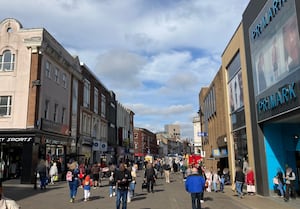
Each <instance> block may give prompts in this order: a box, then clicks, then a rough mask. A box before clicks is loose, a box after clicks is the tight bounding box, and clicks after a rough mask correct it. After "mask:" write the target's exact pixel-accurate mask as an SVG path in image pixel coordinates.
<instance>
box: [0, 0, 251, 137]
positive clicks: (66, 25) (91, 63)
mask: <svg viewBox="0 0 300 209" xmlns="http://www.w3.org/2000/svg"><path fill="white" fill-rule="evenodd" d="M248 3H249V0H226V1H224V0H26V1H24V0H8V1H3V2H1V8H0V19H1V20H3V19H5V18H8V17H9V18H15V19H17V20H18V21H19V22H20V23H21V24H22V25H23V27H24V28H45V29H46V30H47V31H48V32H49V33H50V34H52V35H53V36H54V38H55V39H56V40H57V41H58V42H60V43H61V44H62V45H63V46H64V47H65V48H66V49H67V50H68V51H69V52H70V54H72V55H78V56H79V58H80V61H81V62H83V63H85V64H86V65H87V66H88V67H89V68H90V70H92V71H93V72H94V74H95V75H97V76H98V79H99V80H100V81H101V82H102V83H103V84H104V85H105V86H106V87H107V88H108V89H110V90H113V91H114V92H115V93H116V96H117V100H118V101H119V102H120V103H121V104H123V105H124V106H126V107H128V108H129V109H131V110H132V111H134V113H135V118H134V119H135V121H134V122H135V126H136V127H141V128H146V129H148V130H150V131H153V132H157V131H163V130H164V125H165V124H179V125H180V127H181V135H182V137H185V138H189V139H191V138H193V124H192V121H193V117H194V116H196V115H197V111H198V108H199V104H198V94H199V91H200V89H201V88H202V87H204V86H208V85H209V84H210V83H211V81H212V80H213V78H214V76H215V75H216V72H217V71H218V69H219V67H220V65H221V54H222V52H223V51H224V49H225V47H226V45H227V44H228V42H229V40H230V39H231V37H232V35H233V33H234V31H235V30H236V28H237V27H238V25H239V23H240V22H241V20H242V14H243V11H244V10H245V8H246V6H247V4H248Z"/></svg>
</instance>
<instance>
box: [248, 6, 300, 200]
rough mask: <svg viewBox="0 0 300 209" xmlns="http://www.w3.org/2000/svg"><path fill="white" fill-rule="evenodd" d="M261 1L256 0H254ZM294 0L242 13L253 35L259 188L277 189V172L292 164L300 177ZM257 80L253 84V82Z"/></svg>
mask: <svg viewBox="0 0 300 209" xmlns="http://www.w3.org/2000/svg"><path fill="white" fill-rule="evenodd" d="M255 2H257V1H255ZM297 4H299V5H300V2H298V1H295V0H289V1H276V0H268V1H262V2H260V3H259V4H256V5H255V6H256V7H254V2H253V1H252V2H250V6H249V7H248V9H247V10H246V11H245V13H244V15H243V22H244V26H245V29H246V32H245V33H248V36H249V39H248V40H246V42H245V44H246V48H250V51H249V57H250V58H251V64H250V63H249V64H250V65H251V67H249V69H251V74H252V75H251V77H252V81H251V82H250V88H249V89H251V90H250V94H252V95H253V97H254V98H255V106H253V107H252V110H253V111H252V112H254V113H255V115H254V117H253V118H256V120H255V123H256V124H254V126H255V128H256V134H254V139H253V140H254V142H253V145H254V147H255V149H254V152H255V153H254V156H255V164H256V169H255V170H256V173H260V174H261V175H256V177H257V178H258V181H257V187H258V193H260V194H263V195H267V194H272V193H273V191H274V185H273V181H272V179H273V177H274V176H275V175H276V173H277V171H278V170H281V171H282V172H283V173H284V172H285V170H286V168H287V167H290V168H292V169H293V171H294V172H295V174H296V176H297V179H296V182H295V186H296V189H297V190H299V180H300V179H299V178H300V157H299V155H300V154H299V153H300V140H299V134H300V99H299V97H300V39H299V30H298V28H299V18H298V17H297V12H299V11H297V9H296V8H299V5H297ZM251 86H253V90H252V88H251Z"/></svg>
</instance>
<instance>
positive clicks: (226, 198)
mask: <svg viewBox="0 0 300 209" xmlns="http://www.w3.org/2000/svg"><path fill="white" fill-rule="evenodd" d="M141 174H142V172H141V171H139V173H138V176H139V177H138V180H137V187H136V196H135V198H134V199H133V200H132V202H130V203H128V209H164V208H166V209H191V208H192V207H191V199H190V195H189V194H188V193H187V192H185V190H184V182H183V181H182V178H181V175H174V174H173V175H171V181H172V182H171V183H170V184H167V183H165V181H164V179H158V180H157V185H156V186H155V193H154V194H152V193H150V194H148V193H147V192H146V191H142V189H141V182H142V177H141ZM102 183H103V185H102V186H101V187H100V188H97V189H95V190H94V189H92V190H91V201H88V202H83V200H82V197H83V191H82V189H80V188H79V189H78V195H77V199H76V201H75V203H73V204H72V203H70V202H69V190H68V185H67V182H57V183H56V184H55V185H49V186H48V188H47V189H46V190H40V189H36V190H35V189H33V185H25V184H19V180H9V181H5V182H3V186H4V194H5V196H7V197H9V198H12V199H15V200H16V201H17V202H18V204H20V205H21V206H22V208H23V209H24V208H25V209H41V208H42V209H53V208H63V209H69V208H70V209H71V208H72V209H73V208H74V209H76V208H78V209H79V208H80V209H82V208H90V209H110V208H112V209H114V208H115V198H114V197H112V198H110V197H109V196H108V186H107V181H106V180H104V181H103V182H102ZM299 205H300V198H298V199H296V200H291V201H290V202H288V203H286V202H284V201H283V199H282V198H279V197H263V196H260V195H255V196H248V195H246V196H245V198H243V199H240V198H238V197H237V196H236V195H235V193H233V192H232V191H231V187H230V186H226V187H225V193H215V192H210V193H208V192H206V193H205V203H204V204H202V208H203V209H211V208H222V209H227V208H228V209H232V208H234V209H269V208H270V209H282V208H284V209H296V208H297V209H299V208H300V207H299Z"/></svg>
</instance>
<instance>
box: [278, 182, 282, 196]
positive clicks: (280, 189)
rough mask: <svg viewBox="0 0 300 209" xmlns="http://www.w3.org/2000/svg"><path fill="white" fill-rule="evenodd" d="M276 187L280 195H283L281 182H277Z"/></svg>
mask: <svg viewBox="0 0 300 209" xmlns="http://www.w3.org/2000/svg"><path fill="white" fill-rule="evenodd" d="M277 189H278V190H279V191H280V196H282V197H283V196H284V192H283V185H282V183H281V182H279V184H278V186H277Z"/></svg>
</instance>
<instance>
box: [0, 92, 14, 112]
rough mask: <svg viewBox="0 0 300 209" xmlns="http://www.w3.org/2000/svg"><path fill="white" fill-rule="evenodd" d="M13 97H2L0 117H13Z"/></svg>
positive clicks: (0, 100)
mask: <svg viewBox="0 0 300 209" xmlns="http://www.w3.org/2000/svg"><path fill="white" fill-rule="evenodd" d="M11 99H12V97H11V96H0V116H10V115H11V103H12V102H11Z"/></svg>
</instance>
